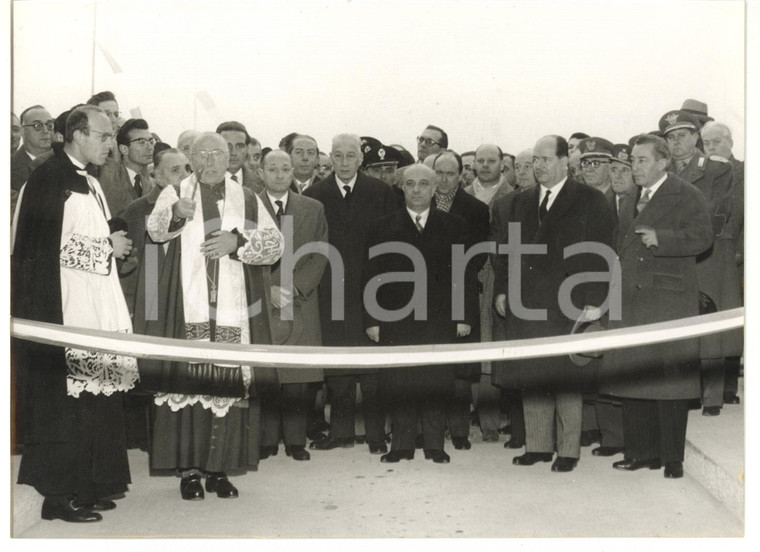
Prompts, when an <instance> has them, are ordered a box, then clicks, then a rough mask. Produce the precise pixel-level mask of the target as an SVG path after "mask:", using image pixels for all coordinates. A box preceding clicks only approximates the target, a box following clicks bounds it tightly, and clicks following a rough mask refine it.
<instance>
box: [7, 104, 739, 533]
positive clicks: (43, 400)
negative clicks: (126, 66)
mask: <svg viewBox="0 0 760 552" xmlns="http://www.w3.org/2000/svg"><path fill="white" fill-rule="evenodd" d="M153 130H154V129H151V127H150V125H149V123H148V122H147V121H145V120H143V119H128V120H123V119H122V118H121V115H120V112H119V106H118V101H117V99H116V97H115V96H114V95H113V94H112V93H111V92H102V93H99V94H96V95H94V96H93V97H92V98H90V99H89V100H88V101H87V103H85V104H81V105H77V106H74V107H72V109H71V110H68V111H66V112H64V113H61V114H60V115H59V116H58V117H56V118H55V119H54V118H53V117H52V115H51V114H50V113H49V112H48V111H47V110H46V109H45V108H44V107H43V106H41V105H35V106H32V107H29V108H27V109H25V110H24V111H23V112H22V113H21V114H20V115H19V116H18V117H16V116H15V115H12V121H11V137H12V140H11V198H12V206H13V238H14V246H13V258H12V267H13V298H12V310H13V315H14V316H16V317H18V318H23V319H30V320H37V321H43V322H52V323H57V324H64V325H67V326H77V327H82V328H90V329H98V330H110V331H118V332H125V333H130V332H134V333H138V334H145V335H150V336H159V337H171V338H175V339H184V340H189V341H194V342H217V343H232V344H235V343H238V344H250V343H256V344H274V345H278V346H283V348H287V350H289V351H290V350H292V349H291V347H292V346H306V345H309V346H334V347H346V348H350V347H358V346H371V345H372V344H376V345H378V346H393V345H427V344H439V343H450V344H451V343H453V344H456V343H461V344H464V343H473V342H479V341H484V342H485V341H493V340H498V341H500V340H512V339H530V338H551V337H554V336H562V335H568V334H571V333H580V332H585V331H592V330H593V329H598V328H602V327H609V328H624V327H632V326H637V325H640V324H648V323H654V322H667V321H671V320H678V319H681V318H685V317H689V316H695V315H697V314H703V313H709V312H715V311H719V310H726V309H730V308H734V307H737V306H740V305H741V304H742V302H743V284H742V282H743V227H744V224H743V211H744V206H743V174H744V169H743V162H741V161H737V160H736V159H735V157H734V156H733V153H732V151H731V148H732V141H731V131H730V129H729V128H728V127H727V126H726V125H724V124H722V123H720V122H716V121H714V120H712V118H710V117H709V116H708V114H707V106H706V105H705V104H703V103H701V102H698V101H696V100H687V101H686V102H684V105H683V106H682V107H681V109H675V110H671V111H668V112H666V113H665V114H664V115H663V116H662V118H661V119H660V121H659V128H658V129H657V130H655V131H652V132H644V133H641V134H635V135H634V136H633V137H631V138H630V139H629V140H627V141H625V142H618V143H613V141H610V140H607V139H605V138H603V137H598V136H588V135H586V134H584V133H580V132H578V133H574V134H572V135H571V136H570V137H568V138H567V139H565V138H564V137H562V136H559V135H548V136H543V137H534V138H532V139H529V140H527V141H526V143H525V144H524V147H525V149H523V150H522V151H520V152H518V153H516V154H514V155H512V154H509V153H506V152H504V151H503V150H502V149H501V148H500V147H499V146H498V145H496V144H489V143H486V144H479V145H477V147H474V148H473V150H472V151H467V152H461V153H460V152H455V151H453V150H451V149H449V147H448V136H447V134H446V132H445V131H444V130H443V129H441V128H439V127H436V126H433V125H430V126H428V127H426V128H425V129H423V131H422V132H421V134H420V135H419V136H418V137H417V140H416V141H417V151H416V155H413V154H412V153H411V152H409V151H408V150H406V149H405V148H404V147H403V146H400V145H396V144H390V145H386V144H384V143H383V142H382V141H380V140H378V139H376V138H373V137H369V136H364V137H360V136H358V135H354V134H338V135H336V136H335V137H334V138H333V140H332V143H331V144H330V146H329V147H330V150H329V153H327V152H325V151H322V150H320V147H319V145H318V144H317V141H316V140H315V139H314V138H313V137H311V136H309V135H307V134H302V133H298V132H293V133H290V134H287V135H286V136H284V137H283V138H282V140H281V141H280V142H279V144H277V145H276V147H263V146H262V144H261V142H260V141H259V140H257V139H256V138H254V137H253V136H251V135H250V134H249V132H248V130H247V129H246V127H245V125H243V124H242V123H240V122H238V121H227V122H223V123H221V124H220V125H219V126H218V127H217V128H216V130H215V131H214V132H200V131H196V130H186V131H184V132H182V133H181V134H180V135H179V137H178V138H177V143H176V147H174V146H172V144H169V143H165V142H164V141H162V140H161V139H160V138H159V136H158V135H157V134H156V133H155V132H153ZM632 130H633V131H635V130H636V129H632ZM632 133H633V132H632ZM618 138H619V137H618ZM273 146H274V145H273ZM473 146H475V145H473ZM589 243H591V246H590V247H589V245H588V244H589ZM742 352H743V337H742V333H741V331H732V332H724V333H719V334H713V335H708V336H704V337H701V338H693V339H688V340H682V341H679V342H675V343H664V344H650V345H645V346H639V347H630V346H629V347H626V346H621V347H619V348H617V349H614V350H611V351H607V352H605V353H604V354H603V355H600V354H595V353H587V354H581V355H559V356H552V357H541V358H529V359H519V360H511V361H494V362H484V363H481V364H449V365H431V366H401V367H395V368H387V369H368V368H366V367H363V366H356V367H354V368H330V367H322V366H317V365H310V366H304V367H302V368H298V369H293V368H278V369H275V368H266V367H259V366H256V367H252V366H249V365H247V364H242V363H241V364H237V365H236V364H234V363H231V364H230V363H195V362H184V361H182V360H181V359H174V360H161V359H135V358H133V357H131V356H125V355H120V354H112V353H103V352H96V351H89V350H83V349H77V348H74V347H54V346H49V345H43V344H35V343H31V342H22V341H17V342H15V343H14V347H13V356H14V358H13V360H14V362H13V379H14V382H13V392H14V397H13V398H14V420H15V432H14V446H15V447H16V450H18V451H19V452H20V453H22V461H21V467H20V473H19V483H24V484H29V485H32V486H34V487H35V488H36V489H37V490H38V491H39V492H40V493H41V494H42V495H43V496H44V497H45V500H44V503H43V508H42V517H43V518H44V519H62V520H65V521H71V522H91V521H98V520H100V519H102V515H101V512H103V511H107V510H111V509H113V508H115V507H116V503H115V502H114V498H116V497H119V496H123V493H124V492H125V491H126V490H127V486H128V484H129V483H130V474H129V466H128V462H127V455H126V451H127V448H129V447H140V448H144V449H145V450H148V451H149V452H150V462H151V468H152V469H155V470H174V471H176V472H177V473H178V474H179V476H180V485H179V486H180V494H181V497H182V498H183V499H186V500H200V499H203V498H204V497H205V494H206V493H213V494H216V495H217V496H218V497H220V498H234V497H236V496H238V490H237V488H236V487H235V486H234V485H233V483H232V482H231V481H230V476H231V475H240V474H241V473H244V472H246V471H249V470H256V469H258V465H259V462H260V461H262V460H265V459H266V458H268V457H271V456H274V455H276V454H278V452H279V443H280V442H281V441H282V442H283V443H284V450H285V454H287V455H288V456H289V457H292V458H293V459H294V460H297V461H308V460H309V459H310V455H311V454H312V453H311V452H310V450H311V451H317V452H318V453H320V454H321V453H325V452H326V451H330V450H333V449H340V448H344V447H353V446H355V445H357V444H359V445H361V444H366V445H367V447H368V452H369V453H370V454H377V455H379V457H380V461H381V462H384V463H395V462H400V461H401V460H412V459H413V458H414V456H415V452H416V449H422V452H423V455H424V457H425V459H428V460H431V461H432V462H433V463H448V462H450V461H451V457H450V456H449V454H448V453H447V452H446V451H445V450H444V449H445V442H446V440H447V438H450V440H451V444H452V445H453V447H454V448H455V449H457V450H462V451H466V450H470V449H471V442H470V434H471V433H470V429H471V426H472V425H475V426H476V427H478V428H479V430H480V433H481V435H482V439H483V441H486V442H498V441H499V440H500V438H501V437H500V436H501V435H509V439H508V440H507V441H506V442H505V443H504V447H505V448H509V449H522V448H524V453H523V454H521V455H519V456H516V457H514V458H513V464H515V465H517V466H530V465H533V464H537V463H540V462H552V464H551V471H553V472H570V471H572V470H573V469H574V468H575V467H576V465H577V463H578V459H579V457H580V451H581V447H587V446H592V445H594V444H596V445H597V446H596V447H595V448H594V449H593V450H592V454H594V455H596V456H609V457H612V456H616V455H620V454H622V455H623V457H622V459H619V460H617V461H615V462H614V463H613V464H612V466H613V467H614V468H616V469H619V470H624V471H631V470H638V469H642V468H649V469H652V470H655V469H660V468H664V475H665V477H666V478H679V477H682V476H683V457H684V444H685V436H686V425H687V414H688V411H689V409H692V408H702V413H703V414H704V415H706V416H715V415H719V414H720V411H721V408H722V407H723V405H724V404H738V402H739V398H738V397H737V395H736V393H737V386H738V378H739V376H740V370H741V357H742ZM328 405H329V415H328V416H326V413H327V407H328ZM328 419H329V423H328V421H327V420H328ZM146 420H147V421H146ZM503 420H507V424H506V425H503ZM307 443H308V447H307ZM388 443H390V447H389V446H388ZM332 454H338V453H332ZM204 479H205V484H204Z"/></svg>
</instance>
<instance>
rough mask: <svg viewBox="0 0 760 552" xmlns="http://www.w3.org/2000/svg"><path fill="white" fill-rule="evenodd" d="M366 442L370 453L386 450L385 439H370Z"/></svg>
mask: <svg viewBox="0 0 760 552" xmlns="http://www.w3.org/2000/svg"><path fill="white" fill-rule="evenodd" d="M367 444H368V445H369V453H370V454H385V453H386V452H388V447H387V446H386V444H385V441H376V442H375V441H370V442H369V443H367Z"/></svg>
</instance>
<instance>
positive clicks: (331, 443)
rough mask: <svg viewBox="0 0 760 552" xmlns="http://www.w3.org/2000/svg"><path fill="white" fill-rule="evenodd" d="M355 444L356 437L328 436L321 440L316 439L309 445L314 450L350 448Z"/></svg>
mask: <svg viewBox="0 0 760 552" xmlns="http://www.w3.org/2000/svg"><path fill="white" fill-rule="evenodd" d="M353 446H354V438H353V437H346V438H345V439H340V438H333V437H326V438H324V439H322V440H321V441H314V442H313V443H311V444H310V445H309V448H310V449H314V450H332V449H336V448H340V447H343V448H350V447H353Z"/></svg>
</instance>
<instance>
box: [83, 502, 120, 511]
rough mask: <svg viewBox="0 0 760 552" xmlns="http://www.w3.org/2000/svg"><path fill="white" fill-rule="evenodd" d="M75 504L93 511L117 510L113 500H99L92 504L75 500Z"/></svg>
mask: <svg viewBox="0 0 760 552" xmlns="http://www.w3.org/2000/svg"><path fill="white" fill-rule="evenodd" d="M74 506H75V507H77V508H84V509H85V510H90V511H91V512H107V511H108V510H115V509H116V503H115V502H114V501H113V500H103V499H101V500H98V501H96V502H92V503H90V504H79V502H78V501H77V500H75V501H74Z"/></svg>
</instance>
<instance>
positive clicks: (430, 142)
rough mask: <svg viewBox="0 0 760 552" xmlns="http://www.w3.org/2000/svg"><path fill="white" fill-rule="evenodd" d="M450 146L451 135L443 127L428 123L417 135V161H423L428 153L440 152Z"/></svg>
mask: <svg viewBox="0 0 760 552" xmlns="http://www.w3.org/2000/svg"><path fill="white" fill-rule="evenodd" d="M448 147H449V137H448V135H447V134H446V132H444V130H443V129H442V128H438V127H437V126H433V125H428V126H427V127H425V130H423V131H422V134H420V135H419V136H417V161H418V162H419V163H421V162H423V161H424V160H425V158H426V157H427V156H428V155H432V154H434V153H440V152H441V150H445V149H446V148H448Z"/></svg>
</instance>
